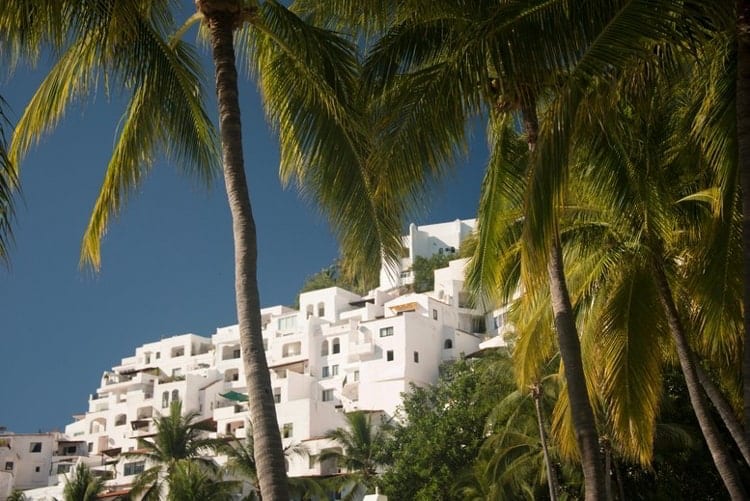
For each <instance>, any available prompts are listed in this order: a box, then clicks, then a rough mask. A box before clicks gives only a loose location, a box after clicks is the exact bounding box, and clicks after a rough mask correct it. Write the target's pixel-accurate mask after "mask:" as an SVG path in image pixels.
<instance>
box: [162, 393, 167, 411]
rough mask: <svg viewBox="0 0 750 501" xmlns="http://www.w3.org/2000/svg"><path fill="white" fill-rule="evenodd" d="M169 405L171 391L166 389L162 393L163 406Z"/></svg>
mask: <svg viewBox="0 0 750 501" xmlns="http://www.w3.org/2000/svg"><path fill="white" fill-rule="evenodd" d="M167 407H169V392H168V391H165V392H164V393H162V394H161V408H162V409H166V408H167Z"/></svg>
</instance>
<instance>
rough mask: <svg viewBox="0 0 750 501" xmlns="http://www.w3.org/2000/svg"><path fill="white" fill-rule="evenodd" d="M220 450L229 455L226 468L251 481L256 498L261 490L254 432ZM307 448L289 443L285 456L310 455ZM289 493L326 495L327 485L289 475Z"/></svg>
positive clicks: (295, 494) (285, 449)
mask: <svg viewBox="0 0 750 501" xmlns="http://www.w3.org/2000/svg"><path fill="white" fill-rule="evenodd" d="M218 452H220V453H221V454H224V455H226V456H227V463H226V468H227V469H228V470H229V471H230V472H232V473H234V474H236V475H239V476H241V477H243V478H245V479H247V480H249V481H250V483H251V485H252V488H253V493H252V494H251V495H250V496H251V497H250V499H256V497H255V496H256V495H257V493H259V492H260V485H258V468H257V466H256V463H255V447H254V445H253V437H252V434H248V435H247V436H246V438H245V440H244V441H240V440H234V441H232V442H229V443H226V444H224V445H223V446H222V447H220V448H219V449H218ZM308 454H309V453H308V451H307V448H305V447H304V446H303V445H296V446H295V445H292V444H290V445H288V446H286V447H284V456H285V458H287V459H288V457H289V456H301V457H307V456H308ZM288 482H289V493H290V495H293V496H325V495H326V489H325V487H324V486H323V485H322V484H321V483H320V482H318V481H316V480H315V479H311V478H301V477H289V478H288Z"/></svg>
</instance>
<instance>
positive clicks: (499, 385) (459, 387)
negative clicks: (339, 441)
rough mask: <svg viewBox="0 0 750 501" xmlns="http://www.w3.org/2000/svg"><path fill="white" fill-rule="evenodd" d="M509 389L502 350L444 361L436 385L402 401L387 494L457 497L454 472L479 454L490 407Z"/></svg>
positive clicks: (386, 479)
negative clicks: (401, 413) (402, 420)
mask: <svg viewBox="0 0 750 501" xmlns="http://www.w3.org/2000/svg"><path fill="white" fill-rule="evenodd" d="M513 390H515V383H514V381H513V371H512V365H511V359H510V356H509V355H508V354H507V353H505V352H499V353H497V354H494V355H492V356H488V357H486V358H482V359H478V360H459V361H456V362H454V363H452V364H449V365H445V366H444V367H443V371H442V375H441V377H440V380H439V381H438V383H437V384H436V385H433V386H428V387H412V390H411V391H410V392H409V393H408V394H406V395H405V398H404V404H403V414H404V415H403V417H404V418H405V420H406V423H407V424H406V425H404V426H401V427H398V428H396V430H395V431H394V436H393V440H392V441H391V447H390V451H389V460H390V464H391V466H390V467H389V469H388V470H387V471H386V472H385V474H384V475H383V476H382V480H381V486H382V488H383V492H384V493H385V494H386V495H387V496H388V499H390V500H391V501H394V500H395V501H398V500H448V499H455V497H454V494H453V487H454V484H455V482H456V476H457V474H458V473H459V472H461V471H464V470H466V469H469V468H470V467H471V465H472V463H473V462H474V460H475V458H476V457H477V455H478V454H479V450H480V447H481V445H482V443H483V440H484V430H485V422H486V420H487V417H488V415H489V413H490V411H491V410H492V409H493V407H494V406H495V405H496V404H497V402H498V401H499V400H500V399H501V398H502V397H503V396H504V395H505V394H507V393H510V392H512V391H513Z"/></svg>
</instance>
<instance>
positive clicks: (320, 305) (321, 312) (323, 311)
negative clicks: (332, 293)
mask: <svg viewBox="0 0 750 501" xmlns="http://www.w3.org/2000/svg"><path fill="white" fill-rule="evenodd" d="M318 316H319V317H324V316H326V304H325V303H318Z"/></svg>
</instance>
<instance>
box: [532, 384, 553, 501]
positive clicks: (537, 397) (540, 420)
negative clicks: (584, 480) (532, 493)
mask: <svg viewBox="0 0 750 501" xmlns="http://www.w3.org/2000/svg"><path fill="white" fill-rule="evenodd" d="M531 396H532V398H533V399H534V408H535V409H536V422H537V425H538V426H539V440H541V442H542V454H544V465H545V466H546V468H547V486H548V487H549V498H550V501H557V475H556V474H555V469H554V468H553V467H552V460H551V459H550V457H549V449H548V448H547V433H546V432H545V431H544V417H543V416H542V402H541V400H542V385H541V384H540V383H536V384H535V385H534V386H532V387H531Z"/></svg>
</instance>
